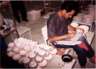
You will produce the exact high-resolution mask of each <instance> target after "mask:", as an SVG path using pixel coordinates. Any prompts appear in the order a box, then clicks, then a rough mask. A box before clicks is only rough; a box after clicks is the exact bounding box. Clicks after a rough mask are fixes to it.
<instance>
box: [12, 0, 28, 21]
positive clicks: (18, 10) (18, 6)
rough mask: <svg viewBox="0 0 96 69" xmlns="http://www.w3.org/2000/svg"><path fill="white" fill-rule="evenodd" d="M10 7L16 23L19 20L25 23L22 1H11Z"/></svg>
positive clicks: (25, 16)
mask: <svg viewBox="0 0 96 69" xmlns="http://www.w3.org/2000/svg"><path fill="white" fill-rule="evenodd" d="M11 6H12V10H13V15H14V18H15V19H16V20H17V21H18V22H20V21H21V20H20V19H22V20H24V21H27V11H26V8H25V5H24V3H23V1H12V2H11ZM20 15H21V17H20Z"/></svg>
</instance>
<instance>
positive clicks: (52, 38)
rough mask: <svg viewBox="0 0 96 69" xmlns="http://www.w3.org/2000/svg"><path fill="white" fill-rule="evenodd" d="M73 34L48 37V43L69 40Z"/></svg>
mask: <svg viewBox="0 0 96 69" xmlns="http://www.w3.org/2000/svg"><path fill="white" fill-rule="evenodd" d="M74 35H75V34H74V33H73V34H72V33H71V34H65V35H62V36H52V37H49V38H48V41H49V42H53V41H59V40H65V39H67V40H68V39H71V38H72V37H74Z"/></svg>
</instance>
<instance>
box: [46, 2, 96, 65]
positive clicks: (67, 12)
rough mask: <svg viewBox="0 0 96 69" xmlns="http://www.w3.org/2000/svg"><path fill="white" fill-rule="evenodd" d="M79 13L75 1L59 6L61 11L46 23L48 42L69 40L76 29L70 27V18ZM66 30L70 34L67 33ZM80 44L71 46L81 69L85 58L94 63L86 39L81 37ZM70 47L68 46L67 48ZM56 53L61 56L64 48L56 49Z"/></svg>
mask: <svg viewBox="0 0 96 69" xmlns="http://www.w3.org/2000/svg"><path fill="white" fill-rule="evenodd" d="M78 12H79V4H78V2H75V1H65V2H64V3H63V4H62V5H61V9H60V10H59V11H58V12H57V13H54V14H52V15H51V16H50V18H49V20H48V22H47V29H48V41H49V42H54V41H60V40H70V39H71V38H73V37H74V36H75V34H76V29H75V28H74V27H72V26H71V25H70V23H71V21H72V18H73V16H74V15H76V14H77V13H78ZM68 28H70V29H71V30H72V32H71V33H70V32H69V33H68ZM78 40H79V41H81V43H80V44H79V45H77V46H72V48H73V49H74V50H75V52H76V53H77V55H78V59H79V63H80V65H81V67H85V65H86V61H87V57H88V58H90V59H91V61H92V62H94V63H95V62H96V59H95V53H94V51H93V49H92V48H91V46H90V45H89V44H88V43H87V41H86V39H85V38H84V37H83V36H82V37H80V39H78ZM67 47H70V46H67ZM57 50H58V53H59V54H60V55H63V53H64V48H63V47H62V48H58V49H57Z"/></svg>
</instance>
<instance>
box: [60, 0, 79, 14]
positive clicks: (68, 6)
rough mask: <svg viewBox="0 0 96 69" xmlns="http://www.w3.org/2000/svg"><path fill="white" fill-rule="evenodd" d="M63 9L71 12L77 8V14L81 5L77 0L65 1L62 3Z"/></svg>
mask: <svg viewBox="0 0 96 69" xmlns="http://www.w3.org/2000/svg"><path fill="white" fill-rule="evenodd" d="M60 9H61V10H64V9H65V10H66V11H67V12H70V11H72V10H75V12H76V13H75V14H77V13H78V12H80V5H79V2H77V1H64V3H63V4H62V5H61V8H60Z"/></svg>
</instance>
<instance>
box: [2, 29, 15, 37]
mask: <svg viewBox="0 0 96 69" xmlns="http://www.w3.org/2000/svg"><path fill="white" fill-rule="evenodd" d="M15 30H16V29H15V28H11V29H10V30H9V31H5V32H4V30H0V35H2V36H3V37H6V36H8V35H9V34H10V33H12V32H14V31H15Z"/></svg>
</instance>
